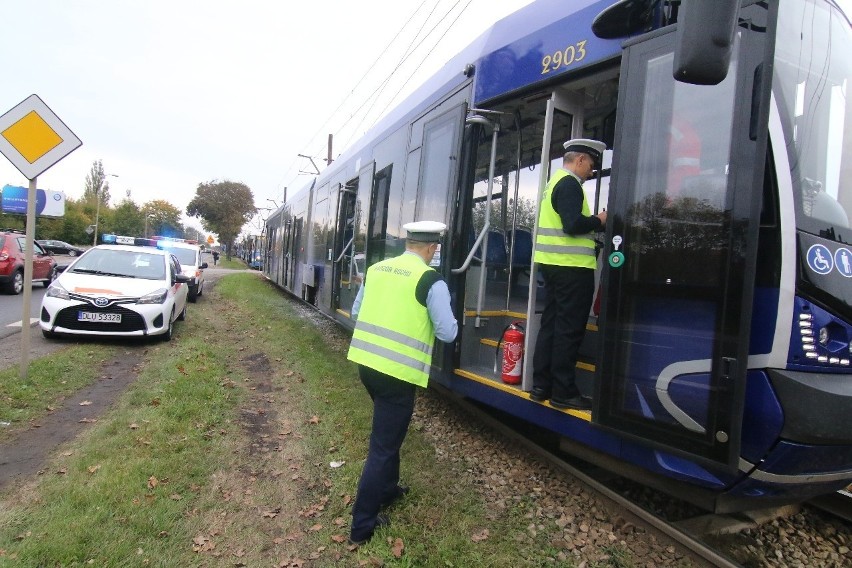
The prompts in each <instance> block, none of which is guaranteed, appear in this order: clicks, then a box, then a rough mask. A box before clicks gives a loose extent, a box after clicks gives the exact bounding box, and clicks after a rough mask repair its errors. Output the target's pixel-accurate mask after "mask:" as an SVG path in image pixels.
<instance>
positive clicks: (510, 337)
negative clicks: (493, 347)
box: [497, 321, 524, 385]
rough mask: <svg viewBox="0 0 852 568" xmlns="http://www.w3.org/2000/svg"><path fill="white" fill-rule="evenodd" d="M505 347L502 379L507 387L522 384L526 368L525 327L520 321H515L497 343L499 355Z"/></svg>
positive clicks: (504, 331) (507, 327)
mask: <svg viewBox="0 0 852 568" xmlns="http://www.w3.org/2000/svg"><path fill="white" fill-rule="evenodd" d="M501 346H502V347H503V372H502V374H501V378H502V379H503V382H504V383H506V384H507V385H517V384H520V382H521V375H522V370H523V367H524V327H523V325H522V324H521V322H519V321H513V322H512V323H510V324H509V325H508V326H506V329H504V330H503V337H502V339H501V340H500V341H499V342H498V343H497V353H498V354H499V352H500V347H501Z"/></svg>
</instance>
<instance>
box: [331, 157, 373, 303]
mask: <svg viewBox="0 0 852 568" xmlns="http://www.w3.org/2000/svg"><path fill="white" fill-rule="evenodd" d="M375 165H376V164H375V162H370V163H369V164H367V165H366V166H364V167H362V168H361V170H360V171H359V172H358V177H357V178H355V179H353V180H351V181H349V182H348V183H347V184H346V185H341V186H340V190H339V191H340V195H339V198H338V200H337V218H336V229H335V239H334V253H333V254H334V259H333V260H334V266H333V270H334V274H333V277H332V282H334V284H333V290H334V292H333V295H332V309H335V310H337V311H338V312H340V313H341V314H342V315H345V316H346V317H350V313H351V311H352V305H353V304H354V303H355V297H356V296H357V295H358V289H359V288H360V287H361V282H362V281H363V278H364V272H365V271H366V266H365V254H364V252H365V248H366V238H367V219H365V218H364V217H363V215H362V214H361V211H362V209H361V204H362V203H367V200H368V199H369V197H370V195H369V192H370V188H372V186H373V171H374V169H375Z"/></svg>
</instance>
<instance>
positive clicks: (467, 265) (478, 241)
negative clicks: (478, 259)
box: [450, 225, 491, 274]
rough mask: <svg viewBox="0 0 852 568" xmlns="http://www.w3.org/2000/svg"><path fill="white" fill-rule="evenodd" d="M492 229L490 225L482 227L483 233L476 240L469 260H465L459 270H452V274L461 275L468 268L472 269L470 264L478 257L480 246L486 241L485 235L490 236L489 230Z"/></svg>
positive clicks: (468, 256)
mask: <svg viewBox="0 0 852 568" xmlns="http://www.w3.org/2000/svg"><path fill="white" fill-rule="evenodd" d="M490 228H491V227H489V226H488V225H485V226H484V227H482V231H481V232H480V233H479V236H478V237H476V240H475V241H474V243H473V246H472V247H471V249H470V252H469V253H467V258H466V259H465V261H464V264H462V265H461V266H460V267H458V268H453V269H452V270H450V272H452V273H453V274H461V273H462V272H465V271H467V269H468V268H470V263H471V262H472V261H473V257H474V256H476V250H477V249H478V248H479V245H481V244H482V241H483V240H485V235H487V234H488V230H489V229H490Z"/></svg>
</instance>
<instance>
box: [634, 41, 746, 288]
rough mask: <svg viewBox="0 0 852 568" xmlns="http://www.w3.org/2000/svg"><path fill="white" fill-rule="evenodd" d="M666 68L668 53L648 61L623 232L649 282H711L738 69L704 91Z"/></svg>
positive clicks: (719, 250)
mask: <svg viewBox="0 0 852 568" xmlns="http://www.w3.org/2000/svg"><path fill="white" fill-rule="evenodd" d="M671 65H672V54H667V55H665V56H661V57H658V58H656V59H652V60H650V61H649V62H648V68H647V81H646V94H645V98H644V102H643V107H642V118H641V121H642V128H641V132H642V134H641V137H640V139H639V140H638V141H637V144H638V145H639V153H638V156H639V161H638V164H637V166H638V167H637V169H636V172H635V174H634V175H635V185H634V188H635V190H634V191H635V193H634V195H633V206H632V208H631V211H630V216H631V217H632V219H631V226H632V228H631V231H632V234H631V235H630V237H629V238H630V241H631V242H632V243H633V246H634V247H636V250H638V251H641V255H640V258H638V259H636V258H634V262H633V264H632V269H633V270H635V271H636V272H637V276H639V275H640V274H641V276H639V278H640V279H641V280H645V281H647V282H649V283H650V282H662V283H666V284H670V285H671V284H674V285H677V284H680V285H691V286H702V287H715V286H717V285H718V284H719V279H720V278H721V277H722V275H723V271H722V269H721V267H722V263H723V262H724V256H725V252H724V251H725V247H726V245H727V231H726V229H725V224H724V221H725V215H726V201H727V191H728V160H729V154H730V149H731V135H730V133H731V131H732V123H731V121H732V117H733V114H734V113H733V102H734V87H735V85H734V83H735V80H734V77H736V73H735V72H734V70H732V71H731V72H730V73H729V75H728V79H726V80H725V81H723V82H722V83H720V84H719V85H716V86H713V87H709V88H708V87H706V86H695V85H688V84H685V83H677V82H673V81H671V80H670V79H671V77H670V76H671ZM735 65H736V62H735V61H734V62H732V67H733V66H735ZM687 255H688V256H689V257H692V258H701V259H702V262H701V263H691V262H685V261H684V259H685V257H686V256H687Z"/></svg>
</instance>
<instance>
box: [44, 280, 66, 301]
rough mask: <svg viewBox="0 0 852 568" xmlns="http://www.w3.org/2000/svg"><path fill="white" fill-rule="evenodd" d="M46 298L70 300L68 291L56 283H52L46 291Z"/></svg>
mask: <svg viewBox="0 0 852 568" xmlns="http://www.w3.org/2000/svg"><path fill="white" fill-rule="evenodd" d="M47 297H48V298H59V299H60V300H70V299H71V294H69V293H68V290H66V289H65V288H63V287H62V286H61V285H60V284H59V283H58V282H54V283H53V284H51V285H50V287H49V288H48V289H47Z"/></svg>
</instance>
